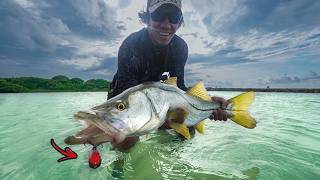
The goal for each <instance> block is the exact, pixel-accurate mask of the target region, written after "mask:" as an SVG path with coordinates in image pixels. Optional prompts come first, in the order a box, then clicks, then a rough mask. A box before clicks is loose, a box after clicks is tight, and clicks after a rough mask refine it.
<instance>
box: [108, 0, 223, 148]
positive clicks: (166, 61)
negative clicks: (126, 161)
mask: <svg viewBox="0 0 320 180" xmlns="http://www.w3.org/2000/svg"><path fill="white" fill-rule="evenodd" d="M139 17H140V19H141V21H142V22H143V23H145V24H147V28H144V29H142V30H140V31H138V32H135V33H133V34H131V35H129V37H127V38H126V39H125V40H124V42H123V43H122V45H121V46H120V49H119V52H118V70H117V73H116V74H115V75H114V78H113V80H112V82H111V84H110V88H109V93H108V99H109V98H112V97H114V96H116V95H118V94H120V93H121V92H123V91H124V90H126V89H128V88H130V87H133V86H136V85H138V84H141V83H143V82H147V81H160V80H165V79H167V78H168V77H169V76H171V77H177V79H178V82H177V85H178V87H179V88H180V89H182V90H187V88H186V86H185V84H184V66H185V64H186V61H187V58H188V46H187V44H186V42H185V41H184V40H183V39H181V38H180V37H179V36H177V35H176V34H175V33H176V31H177V30H178V29H179V27H180V26H181V24H182V22H183V16H182V11H181V0H148V1H147V11H146V12H141V13H139ZM212 100H213V101H215V102H218V103H221V107H222V108H224V107H225V106H226V105H227V102H226V100H224V99H223V98H220V97H213V98H212ZM212 119H214V120H226V119H227V118H226V115H225V114H224V113H223V111H222V110H221V109H220V110H218V111H214V112H213V114H212ZM162 128H168V127H167V125H166V124H164V125H163V127H162ZM138 140H139V137H130V138H127V139H125V141H123V142H122V143H120V144H113V145H114V146H115V147H116V148H118V149H119V150H123V149H129V148H130V147H132V146H133V145H134V144H135V143H136V142H137V141H138Z"/></svg>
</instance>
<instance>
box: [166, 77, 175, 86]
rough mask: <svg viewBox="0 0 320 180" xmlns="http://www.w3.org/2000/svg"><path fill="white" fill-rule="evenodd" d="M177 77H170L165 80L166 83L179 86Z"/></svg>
mask: <svg viewBox="0 0 320 180" xmlns="http://www.w3.org/2000/svg"><path fill="white" fill-rule="evenodd" d="M177 79H178V78H177V77H170V78H169V79H167V80H165V81H164V83H165V84H170V85H174V86H177Z"/></svg>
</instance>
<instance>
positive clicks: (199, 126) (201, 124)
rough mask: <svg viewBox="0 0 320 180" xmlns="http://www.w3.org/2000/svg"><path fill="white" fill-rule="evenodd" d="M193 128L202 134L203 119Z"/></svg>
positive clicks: (203, 127)
mask: <svg viewBox="0 0 320 180" xmlns="http://www.w3.org/2000/svg"><path fill="white" fill-rule="evenodd" d="M195 128H196V130H197V131H198V132H199V133H201V134H203V133H204V129H205V124H204V121H201V122H199V123H198V124H196V126H195Z"/></svg>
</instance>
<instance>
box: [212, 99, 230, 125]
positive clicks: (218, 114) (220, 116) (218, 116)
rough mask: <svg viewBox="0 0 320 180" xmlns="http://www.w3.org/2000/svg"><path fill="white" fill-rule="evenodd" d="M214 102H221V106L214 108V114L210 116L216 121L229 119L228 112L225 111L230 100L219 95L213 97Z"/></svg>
mask: <svg viewBox="0 0 320 180" xmlns="http://www.w3.org/2000/svg"><path fill="white" fill-rule="evenodd" d="M211 99H212V101H213V102H216V103H218V104H220V108H219V109H217V110H214V111H213V112H212V115H211V116H210V117H209V118H210V119H211V120H215V121H217V120H218V121H222V120H223V121H226V120H227V114H226V113H225V112H224V109H226V107H227V105H228V101H227V100H225V99H224V98H222V97H217V96H214V97H212V98H211Z"/></svg>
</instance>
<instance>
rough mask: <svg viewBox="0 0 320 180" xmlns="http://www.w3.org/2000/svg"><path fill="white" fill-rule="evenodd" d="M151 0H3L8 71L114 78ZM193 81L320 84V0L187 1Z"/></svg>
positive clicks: (0, 52)
mask: <svg viewBox="0 0 320 180" xmlns="http://www.w3.org/2000/svg"><path fill="white" fill-rule="evenodd" d="M145 8H146V0H54V1H52V0H1V1H0V77H22V76H23V77H25V76H35V77H43V78H51V77H53V76H55V75H58V74H63V75H66V76H68V77H70V78H72V77H80V78H82V79H85V80H87V79H92V78H103V79H107V80H111V79H112V77H113V75H114V73H115V72H116V70H117V53H118V48H119V47H120V45H121V43H122V41H123V40H124V39H125V38H126V37H127V36H128V35H130V34H131V33H133V32H136V31H139V30H140V29H142V28H144V27H145V25H144V24H142V23H141V22H140V21H139V19H138V12H140V11H142V10H144V9H145ZM182 11H183V15H184V25H183V26H182V27H180V29H179V30H178V31H177V35H178V36H180V37H182V38H183V39H184V40H185V41H186V42H187V44H188V47H189V56H188V60H187V64H186V66H185V82H186V85H187V86H191V85H193V84H194V83H196V82H198V81H203V82H204V83H205V84H206V86H210V87H235V88H238V87H240V88H264V87H267V86H269V87H271V88H320V1H319V0H183V1H182Z"/></svg>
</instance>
